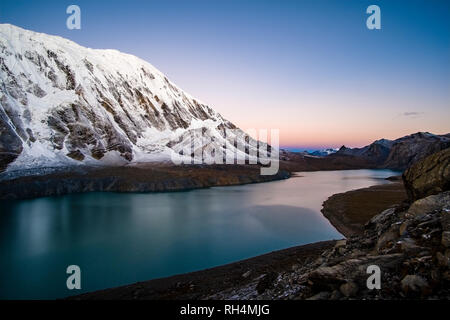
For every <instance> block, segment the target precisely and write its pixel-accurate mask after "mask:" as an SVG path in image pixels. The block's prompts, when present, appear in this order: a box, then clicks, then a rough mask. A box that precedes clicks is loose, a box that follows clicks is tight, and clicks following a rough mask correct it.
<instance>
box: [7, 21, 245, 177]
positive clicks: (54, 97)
mask: <svg viewBox="0 0 450 320" xmlns="http://www.w3.org/2000/svg"><path fill="white" fill-rule="evenodd" d="M0 69H1V70H2V72H1V74H0V79H1V81H2V86H1V87H0V103H1V108H0V132H1V135H0V171H2V170H5V169H6V168H8V169H11V170H15V169H20V168H32V167H48V166H55V165H76V164H79V163H83V164H103V163H105V164H108V165H111V164H126V163H130V162H148V161H161V160H164V161H167V160H169V159H170V156H171V154H172V153H174V152H175V153H177V152H179V150H180V148H182V144H180V141H182V140H183V137H184V136H185V135H186V134H188V135H194V136H198V135H199V133H198V132H196V131H199V130H200V131H202V133H205V132H206V135H208V136H209V137H211V138H212V140H213V142H212V143H213V144H214V143H215V142H214V141H215V140H217V143H216V145H215V146H216V147H219V148H222V147H223V146H227V147H228V148H234V146H233V145H231V144H230V143H229V141H228V140H227V139H225V135H224V130H225V129H236V132H237V133H236V139H243V138H244V135H243V132H242V131H241V130H240V129H238V128H237V127H236V126H235V125H234V124H233V123H231V122H230V121H228V120H226V119H224V118H223V117H222V116H221V115H220V114H219V113H217V112H216V111H214V110H213V109H212V108H211V107H210V106H208V105H206V104H204V103H202V102H201V101H200V100H198V99H196V98H194V97H192V96H191V95H189V94H188V93H186V92H184V91H183V90H182V89H180V88H179V87H178V86H176V85H175V84H174V83H173V82H171V81H170V80H169V79H168V78H167V77H166V76H165V75H164V74H163V73H162V72H160V71H159V70H157V69H156V68H155V67H154V66H152V65H151V64H150V63H148V62H146V61H144V60H142V59H139V58H138V57H135V56H133V55H130V54H126V53H121V52H119V51H117V50H111V49H106V50H104V49H90V48H85V47H82V46H80V45H78V44H76V43H75V42H73V41H70V40H67V39H64V38H61V37H58V36H50V35H46V34H44V33H36V32H33V31H29V30H25V29H22V28H19V27H16V26H13V25H9V24H1V25H0ZM199 147H200V148H204V147H205V146H204V145H201V146H199Z"/></svg>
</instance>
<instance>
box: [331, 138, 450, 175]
mask: <svg viewBox="0 0 450 320" xmlns="http://www.w3.org/2000/svg"><path fill="white" fill-rule="evenodd" d="M448 147H450V134H446V135H435V134H432V133H428V132H418V133H414V134H411V135H408V136H405V137H402V138H399V139H396V140H387V139H381V140H377V141H375V142H373V143H371V144H370V145H368V146H365V147H363V148H347V147H345V146H342V147H341V148H340V149H339V150H338V151H337V152H336V153H335V154H332V155H331V156H332V157H340V156H349V157H354V158H358V159H361V160H364V161H366V162H367V163H368V164H371V165H373V166H375V167H379V168H389V169H397V170H404V169H406V168H408V167H409V166H411V165H412V164H413V163H415V162H417V161H419V160H421V159H423V158H425V157H426V156H428V155H430V154H433V153H435V152H438V151H440V150H443V149H446V148H448Z"/></svg>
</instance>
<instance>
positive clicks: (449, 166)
mask: <svg viewBox="0 0 450 320" xmlns="http://www.w3.org/2000/svg"><path fill="white" fill-rule="evenodd" d="M403 181H404V183H405V186H406V190H407V193H408V196H409V198H410V199H411V200H413V201H414V200H417V199H420V198H423V197H426V196H429V195H432V194H437V193H439V192H443V191H447V190H450V148H447V149H445V150H442V151H440V152H437V153H435V154H432V155H431V156H428V157H427V158H425V159H424V160H423V161H420V162H418V163H416V164H414V165H412V166H411V167H410V168H408V169H407V170H406V171H405V173H404V174H403Z"/></svg>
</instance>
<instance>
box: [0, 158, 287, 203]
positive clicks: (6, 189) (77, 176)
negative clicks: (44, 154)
mask: <svg viewBox="0 0 450 320" xmlns="http://www.w3.org/2000/svg"><path fill="white" fill-rule="evenodd" d="M260 169H261V167H260V166H258V165H179V166H175V165H171V164H167V163H145V164H137V165H133V166H123V167H69V168H64V169H63V170H57V169H55V170H53V172H52V171H50V172H47V173H44V174H39V173H34V174H29V175H21V176H17V177H12V178H9V179H8V178H4V179H0V200H23V199H33V198H39V197H49V196H60V195H67V194H74V193H86V192H121V193H130V192H134V193H136V192H137V193H141V192H142V193H147V192H179V191H189V190H194V189H204V188H210V187H218V186H236V185H245V184H253V183H263V182H270V181H276V180H283V179H288V178H289V177H291V172H289V171H287V170H282V169H280V170H279V171H278V172H277V174H275V175H261V174H260Z"/></svg>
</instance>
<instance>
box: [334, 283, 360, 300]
mask: <svg viewBox="0 0 450 320" xmlns="http://www.w3.org/2000/svg"><path fill="white" fill-rule="evenodd" d="M358 289H359V288H358V285H357V284H356V283H354V282H353V281H350V282H347V283H344V284H343V285H341V286H340V288H339V290H340V291H341V293H342V294H343V295H344V296H346V297H353V296H355V295H356V294H357V293H358Z"/></svg>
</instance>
